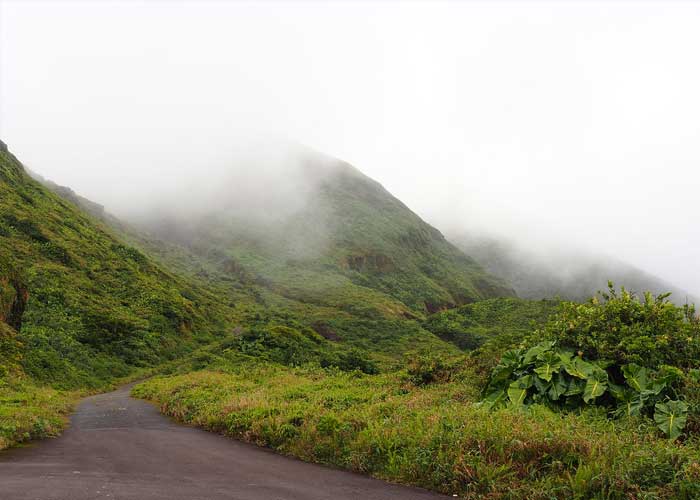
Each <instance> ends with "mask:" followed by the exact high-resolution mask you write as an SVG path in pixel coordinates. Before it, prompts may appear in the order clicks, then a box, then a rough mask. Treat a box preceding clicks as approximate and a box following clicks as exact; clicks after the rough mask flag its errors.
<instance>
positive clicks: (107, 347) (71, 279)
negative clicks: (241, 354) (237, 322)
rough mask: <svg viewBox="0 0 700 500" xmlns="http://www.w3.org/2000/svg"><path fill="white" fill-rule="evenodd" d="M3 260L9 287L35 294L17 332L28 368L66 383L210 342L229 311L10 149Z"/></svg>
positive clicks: (4, 175)
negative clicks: (50, 186)
mask: <svg viewBox="0 0 700 500" xmlns="http://www.w3.org/2000/svg"><path fill="white" fill-rule="evenodd" d="M0 264H1V266H0V287H2V288H3V290H5V293H6V294H12V293H13V292H14V294H15V295H17V288H18V287H19V288H21V289H23V290H24V292H26V294H27V298H28V300H27V302H26V310H25V311H24V313H23V315H22V318H21V322H22V325H21V329H19V332H18V333H19V340H20V341H21V342H22V343H23V344H24V348H25V349H24V360H23V366H24V369H25V371H26V372H27V374H29V375H30V376H32V377H33V378H34V379H35V380H38V381H45V382H53V383H55V384H59V385H62V386H64V387H83V386H95V385H99V384H101V383H103V382H106V381H108V380H109V379H111V378H112V377H114V376H122V375H126V374H127V373H128V372H129V370H130V368H131V367H134V366H145V365H152V364H155V363H158V362H160V361H162V360H165V359H169V358H172V357H174V356H177V355H179V354H181V353H183V352H186V351H187V350H189V349H192V348H194V347H195V346H197V345H199V344H201V343H204V342H209V341H210V340H212V339H213V338H214V336H215V334H217V333H220V332H221V330H222V329H223V326H224V325H225V323H226V321H225V318H226V315H227V314H228V312H229V311H228V309H227V307H226V306H225V305H223V304H222V303H221V302H222V301H221V300H219V298H218V297H216V296H214V295H213V294H211V293H210V292H209V291H207V290H206V289H204V288H202V287H199V286H196V285H193V284H192V283H190V282H187V281H185V280H183V279H181V278H178V277H176V276H175V275H173V274H172V273H170V272H168V271H166V270H165V269H164V268H163V267H161V266H159V265H157V264H155V263H154V262H153V261H152V260H150V259H149V258H148V257H146V256H145V255H144V254H143V253H141V252H140V251H138V250H136V249H134V248H132V247H129V246H127V245H124V244H123V243H122V242H120V241H119V240H118V239H116V238H115V237H114V236H112V235H111V234H110V232H108V230H106V229H105V228H103V227H102V226H101V225H100V224H99V223H97V222H96V221H94V220H93V219H91V218H90V217H88V216H86V215H85V214H84V213H82V212H81V211H80V210H78V209H77V208H76V207H75V206H74V205H72V204H71V203H68V202H66V201H64V200H63V199H61V198H60V197H58V196H56V195H54V194H53V193H51V192H49V191H48V190H47V189H45V188H44V187H43V186H41V185H39V184H38V183H37V182H35V181H33V180H32V179H30V178H29V177H28V176H27V175H26V173H25V172H24V170H23V168H22V166H21V164H20V163H19V162H18V161H17V160H16V159H15V158H14V157H13V156H12V155H11V154H9V153H7V152H4V151H0ZM13 288H14V289H15V290H13Z"/></svg>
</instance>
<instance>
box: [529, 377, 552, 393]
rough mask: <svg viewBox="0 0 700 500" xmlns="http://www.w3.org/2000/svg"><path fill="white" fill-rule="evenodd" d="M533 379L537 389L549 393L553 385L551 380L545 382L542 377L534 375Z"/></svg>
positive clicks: (539, 391)
mask: <svg viewBox="0 0 700 500" xmlns="http://www.w3.org/2000/svg"><path fill="white" fill-rule="evenodd" d="M532 381H533V382H534V385H535V389H537V392H538V393H539V394H547V391H549V389H550V387H551V386H552V384H551V383H550V382H545V381H544V380H542V379H541V378H540V377H532Z"/></svg>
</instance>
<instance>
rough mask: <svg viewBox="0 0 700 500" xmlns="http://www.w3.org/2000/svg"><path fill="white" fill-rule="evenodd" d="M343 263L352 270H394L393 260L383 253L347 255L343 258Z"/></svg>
mask: <svg viewBox="0 0 700 500" xmlns="http://www.w3.org/2000/svg"><path fill="white" fill-rule="evenodd" d="M345 265H346V267H347V268H349V269H352V270H353V271H358V272H362V271H370V272H379V273H388V272H391V271H393V270H394V263H393V261H392V260H391V259H390V258H389V257H387V256H386V255H383V254H379V253H378V254H365V255H349V256H347V257H346V258H345Z"/></svg>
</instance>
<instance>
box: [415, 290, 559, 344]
mask: <svg viewBox="0 0 700 500" xmlns="http://www.w3.org/2000/svg"><path fill="white" fill-rule="evenodd" d="M558 306H559V302H558V301H556V300H523V299H517V298H501V299H490V300H484V301H481V302H477V303H474V304H467V305H465V306H462V307H458V308H456V309H451V310H449V311H443V312H440V313H438V314H434V315H432V316H430V317H429V318H428V320H427V321H425V323H424V325H423V326H424V327H425V328H426V329H427V330H429V331H431V332H433V333H434V334H435V335H437V336H438V337H440V338H442V339H443V340H446V341H448V342H451V343H453V344H455V345H456V346H458V347H460V348H461V349H475V348H477V347H480V346H482V345H484V344H488V346H489V347H492V348H497V347H504V348H512V347H513V346H515V345H517V344H518V343H520V342H521V341H522V340H523V338H524V337H525V336H526V335H527V334H528V333H530V332H531V331H532V330H533V329H534V328H535V327H537V326H542V325H543V324H544V323H545V322H546V320H547V318H548V317H549V315H550V314H552V313H553V312H554V311H556V310H557V308H558Z"/></svg>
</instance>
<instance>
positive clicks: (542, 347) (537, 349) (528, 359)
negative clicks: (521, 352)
mask: <svg viewBox="0 0 700 500" xmlns="http://www.w3.org/2000/svg"><path fill="white" fill-rule="evenodd" d="M552 347H554V342H552V341H546V342H540V343H539V344H537V345H536V346H533V347H531V348H530V349H528V350H527V352H526V353H525V356H523V363H524V364H526V365H529V364H530V363H532V362H533V361H535V359H537V357H538V356H540V355H542V354H544V353H545V352H547V351H549V350H550V349H551V348H552Z"/></svg>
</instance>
